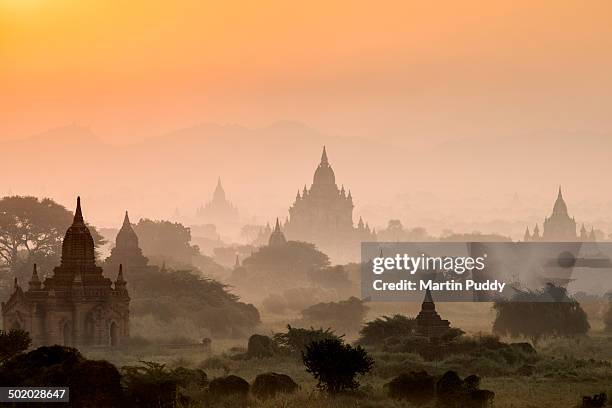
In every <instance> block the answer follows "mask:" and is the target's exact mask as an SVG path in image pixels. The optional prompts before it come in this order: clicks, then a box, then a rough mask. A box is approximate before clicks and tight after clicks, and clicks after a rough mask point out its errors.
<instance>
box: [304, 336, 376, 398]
mask: <svg viewBox="0 0 612 408" xmlns="http://www.w3.org/2000/svg"><path fill="white" fill-rule="evenodd" d="M302 360H303V362H304V365H305V366H306V371H308V372H309V373H310V374H312V376H313V377H314V378H315V379H316V380H317V381H318V384H317V387H318V388H320V389H322V390H324V391H327V392H328V393H330V394H337V393H339V392H342V391H345V390H352V389H356V388H358V387H359V383H358V382H357V381H356V379H355V377H356V376H357V375H358V374H362V375H363V374H366V373H368V372H369V371H370V370H371V369H372V366H373V365H374V360H373V359H372V358H371V357H370V356H368V353H367V352H366V351H365V350H364V349H363V348H361V346H357V347H352V346H351V345H350V344H345V343H344V342H343V341H342V340H340V339H325V340H320V341H315V342H313V343H310V344H309V345H307V346H306V351H305V352H303V353H302Z"/></svg>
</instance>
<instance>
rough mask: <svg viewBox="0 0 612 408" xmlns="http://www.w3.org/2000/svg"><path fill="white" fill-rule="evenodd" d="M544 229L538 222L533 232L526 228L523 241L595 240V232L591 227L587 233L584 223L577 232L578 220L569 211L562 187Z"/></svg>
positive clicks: (546, 219)
mask: <svg viewBox="0 0 612 408" xmlns="http://www.w3.org/2000/svg"><path fill="white" fill-rule="evenodd" d="M543 227H544V228H543V231H542V232H541V233H540V228H539V227H538V225H537V224H536V225H535V227H534V228H533V233H531V232H530V231H529V228H527V229H526V230H525V235H524V238H523V241H525V242H534V241H544V242H574V241H582V242H586V241H595V232H594V230H593V228H591V232H590V233H587V231H586V228H585V227H584V224H582V227H581V228H580V235H578V234H577V233H576V220H575V219H574V217H570V216H569V213H568V211H567V204H565V200H564V199H563V193H562V192H561V187H559V192H558V193H557V199H556V200H555V204H554V206H553V210H552V214H551V215H550V217H547V218H545V219H544V223H543Z"/></svg>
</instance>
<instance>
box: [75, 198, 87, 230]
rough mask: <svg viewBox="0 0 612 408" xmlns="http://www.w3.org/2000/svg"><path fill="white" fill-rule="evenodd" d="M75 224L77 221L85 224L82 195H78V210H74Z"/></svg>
mask: <svg viewBox="0 0 612 408" xmlns="http://www.w3.org/2000/svg"><path fill="white" fill-rule="evenodd" d="M73 223H74V224H77V223H81V224H83V223H84V221H83V212H82V211H81V197H80V196H79V197H77V206H76V211H75V212H74V220H73Z"/></svg>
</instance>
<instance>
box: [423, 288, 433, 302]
mask: <svg viewBox="0 0 612 408" xmlns="http://www.w3.org/2000/svg"><path fill="white" fill-rule="evenodd" d="M433 302H434V301H433V297H432V296H431V290H429V289H427V290H426V291H425V299H423V303H433Z"/></svg>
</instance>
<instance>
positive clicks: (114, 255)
mask: <svg viewBox="0 0 612 408" xmlns="http://www.w3.org/2000/svg"><path fill="white" fill-rule="evenodd" d="M105 262H106V265H107V266H109V267H111V268H114V267H115V266H117V265H120V264H121V265H123V270H124V271H125V272H126V274H127V275H128V276H129V275H130V273H131V272H132V271H134V270H136V269H143V268H146V267H147V266H148V263H149V260H148V259H147V257H145V256H144V255H143V254H142V249H140V245H139V242H138V235H136V232H134V229H133V228H132V224H131V223H130V217H129V215H128V212H127V211H126V212H125V217H124V218H123V225H122V226H121V229H120V230H119V232H118V233H117V237H116V238H115V247H114V248H113V249H111V254H110V256H109V257H108V258H106V261H105Z"/></svg>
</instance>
